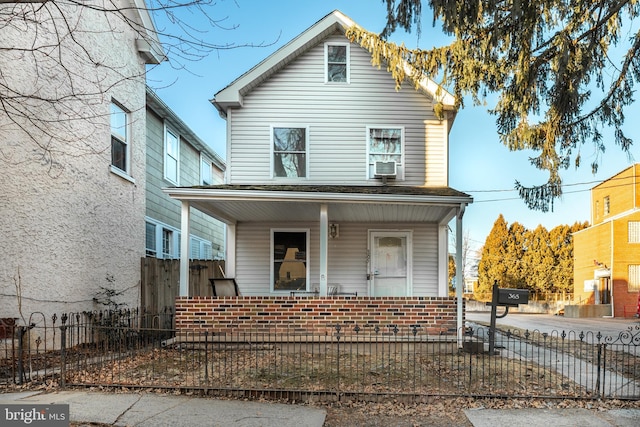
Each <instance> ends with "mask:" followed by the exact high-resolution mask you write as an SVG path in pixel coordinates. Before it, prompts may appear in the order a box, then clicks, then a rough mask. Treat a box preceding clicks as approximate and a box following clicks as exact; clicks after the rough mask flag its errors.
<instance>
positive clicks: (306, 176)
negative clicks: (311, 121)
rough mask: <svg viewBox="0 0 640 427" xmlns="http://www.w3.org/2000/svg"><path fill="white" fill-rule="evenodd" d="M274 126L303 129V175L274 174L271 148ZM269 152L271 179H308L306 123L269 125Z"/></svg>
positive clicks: (307, 129) (307, 132)
mask: <svg viewBox="0 0 640 427" xmlns="http://www.w3.org/2000/svg"><path fill="white" fill-rule="evenodd" d="M275 128H296V129H304V141H305V147H304V149H305V150H304V152H305V156H304V159H305V166H304V168H305V176H292V177H286V176H276V173H275V165H274V157H275V153H274V150H273V130H274V129H275ZM269 153H270V156H271V159H270V161H271V163H270V165H271V166H270V167H271V179H275V180H283V181H292V180H308V179H309V126H308V125H301V124H275V125H271V127H270V128H269Z"/></svg>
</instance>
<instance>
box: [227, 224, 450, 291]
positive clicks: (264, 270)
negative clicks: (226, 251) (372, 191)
mask: <svg viewBox="0 0 640 427" xmlns="http://www.w3.org/2000/svg"><path fill="white" fill-rule="evenodd" d="M339 225H340V237H338V238H337V239H331V240H330V241H329V260H328V269H329V276H328V278H327V282H328V283H329V284H330V285H337V286H339V287H340V291H341V292H357V293H358V295H359V296H365V295H367V294H368V282H367V259H366V250H367V238H368V230H370V229H376V230H396V229H402V230H413V276H412V284H413V291H412V294H413V295H414V296H437V295H438V238H437V237H438V226H437V225H436V224H407V223H402V224H384V223H365V224H359V223H340V224H339ZM287 227H291V224H286V223H265V224H260V223H240V224H238V225H237V228H236V232H237V245H238V247H241V248H243V250H242V251H238V252H237V258H236V271H237V274H236V280H237V282H238V285H239V287H240V289H241V291H242V294H243V295H269V294H270V289H269V283H268V282H267V281H266V280H264V278H265V277H269V274H270V271H271V254H270V250H271V243H270V242H271V230H272V229H286V228H287ZM295 227H296V228H297V229H307V228H308V229H309V230H310V243H309V246H310V248H309V249H308V251H309V253H310V256H309V257H308V263H309V271H310V273H309V286H310V288H311V289H313V288H314V287H317V285H318V284H319V271H320V265H319V259H318V253H319V250H320V243H319V228H318V224H317V223H306V222H301V223H296V226H295Z"/></svg>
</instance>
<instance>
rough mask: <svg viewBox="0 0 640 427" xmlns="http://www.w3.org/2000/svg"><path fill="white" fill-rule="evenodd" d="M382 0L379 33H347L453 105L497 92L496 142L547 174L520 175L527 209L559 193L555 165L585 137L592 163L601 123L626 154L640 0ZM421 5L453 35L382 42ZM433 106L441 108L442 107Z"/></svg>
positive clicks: (414, 17)
mask: <svg viewBox="0 0 640 427" xmlns="http://www.w3.org/2000/svg"><path fill="white" fill-rule="evenodd" d="M382 1H383V2H385V3H386V4H387V24H386V26H385V28H384V30H383V31H382V33H381V35H378V34H374V33H370V32H367V31H364V30H363V29H361V28H358V27H353V28H351V29H349V30H348V31H347V36H348V37H350V38H351V40H353V41H355V42H358V43H360V44H361V45H362V46H363V47H364V48H366V49H368V50H369V51H370V52H371V53H372V54H373V64H374V65H378V66H380V65H381V64H383V63H384V64H386V66H387V68H388V69H389V71H391V72H392V73H393V75H394V77H395V79H396V84H397V85H401V84H402V83H403V82H404V81H405V80H409V81H411V82H413V83H414V84H416V85H417V84H418V83H419V82H420V81H421V80H422V79H424V78H425V77H428V78H432V79H434V80H436V81H439V83H440V84H441V85H442V86H443V87H446V88H449V89H450V91H451V92H452V93H453V94H454V96H455V97H456V100H457V103H458V104H459V105H462V104H463V99H464V97H465V96H469V97H470V98H471V99H472V101H473V102H474V103H475V104H479V103H481V102H483V101H484V100H485V98H486V95H488V94H490V93H494V94H496V95H497V103H496V105H495V106H494V107H493V108H492V109H491V110H490V111H491V113H493V114H494V115H495V116H496V124H497V129H498V133H499V135H500V139H501V141H502V143H503V144H505V145H506V146H507V147H508V148H509V149H510V150H513V151H515V150H527V151H529V150H531V151H533V152H535V153H537V156H534V157H532V158H531V163H532V165H533V166H534V167H536V168H538V169H541V170H544V171H547V172H548V180H547V182H546V183H544V184H542V185H533V186H530V187H527V186H526V185H523V184H521V183H520V182H518V181H516V183H515V186H516V189H517V190H518V191H519V194H520V196H521V197H522V198H523V200H524V201H525V203H526V204H527V206H529V207H530V208H532V209H537V210H541V211H543V212H546V211H548V210H550V209H553V202H554V200H555V199H556V198H557V197H559V196H560V195H561V194H562V187H561V184H562V179H561V177H560V174H561V171H562V170H564V169H566V168H568V167H569V166H570V165H571V164H574V165H575V166H576V167H577V166H579V165H580V162H581V155H580V153H581V148H582V145H583V144H585V143H588V144H593V148H594V149H595V152H596V153H598V155H597V156H596V158H595V160H593V162H592V163H591V168H592V170H593V171H594V172H595V171H596V170H597V168H598V164H599V160H600V156H599V155H600V154H601V153H602V152H604V150H605V143H604V141H603V136H602V134H601V129H602V128H603V126H607V127H611V128H612V129H613V130H614V141H613V142H614V143H615V144H617V145H618V146H620V148H621V149H622V150H623V151H624V152H627V153H628V152H629V148H630V147H631V143H632V141H631V140H630V139H629V138H628V137H627V136H626V135H625V134H624V132H623V129H622V125H623V123H624V119H625V114H624V112H625V108H626V107H627V106H628V105H629V104H631V103H632V102H633V100H634V99H633V93H634V90H633V86H634V84H635V83H636V81H637V80H638V79H639V78H640V56H639V55H638V53H639V51H640V30H638V29H637V28H633V26H632V25H631V24H633V21H634V20H635V19H636V18H637V17H638V16H639V15H640V2H639V1H637V0H571V1H568V0H544V1H543V0H532V1H507V2H496V1H494V0H473V1H469V0H429V1H428V2H427V1H421V0H382ZM423 4H425V5H426V4H428V5H429V6H430V8H431V10H432V12H433V21H434V23H435V22H441V23H442V29H443V31H444V33H445V34H448V35H451V36H453V37H454V40H453V42H452V43H451V44H449V45H448V46H443V47H434V48H432V49H429V50H421V49H414V50H412V49H408V48H406V47H405V46H404V45H402V46H398V45H396V44H393V43H388V42H386V41H385V38H386V37H387V36H389V35H390V34H391V33H392V32H393V31H395V30H396V29H397V28H403V29H405V30H411V28H412V27H417V28H418V30H419V29H420V17H421V13H422V6H423ZM623 24H624V25H628V26H629V28H630V31H629V30H626V29H623ZM625 31H628V33H625ZM632 31H635V33H634V32H632ZM616 47H621V48H622V49H614V48H616ZM405 63H408V64H409V65H410V67H408V68H407V67H405V66H404V64H405ZM435 110H436V114H442V105H440V104H438V105H436V108H435Z"/></svg>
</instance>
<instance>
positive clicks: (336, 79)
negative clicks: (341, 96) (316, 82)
mask: <svg viewBox="0 0 640 427" xmlns="http://www.w3.org/2000/svg"><path fill="white" fill-rule="evenodd" d="M324 49H325V63H326V75H325V79H326V82H328V83H349V45H348V44H331V43H327V44H325V46H324Z"/></svg>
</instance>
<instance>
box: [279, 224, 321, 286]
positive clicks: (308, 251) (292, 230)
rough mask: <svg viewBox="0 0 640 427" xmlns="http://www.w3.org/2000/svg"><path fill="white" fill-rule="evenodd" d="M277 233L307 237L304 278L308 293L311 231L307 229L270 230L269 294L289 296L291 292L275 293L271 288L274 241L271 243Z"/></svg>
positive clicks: (309, 284)
mask: <svg viewBox="0 0 640 427" xmlns="http://www.w3.org/2000/svg"><path fill="white" fill-rule="evenodd" d="M278 232H285V233H306V235H307V243H306V245H307V254H306V255H307V256H306V259H307V265H306V274H307V278H306V281H305V283H306V287H307V288H306V290H307V291H309V290H310V289H311V283H309V280H310V278H311V269H310V265H311V248H310V244H311V230H310V229H309V228H272V229H271V231H270V232H269V233H270V235H269V238H270V240H271V243H270V245H269V263H270V266H269V270H270V274H269V277H270V280H269V283H270V284H269V292H271V293H274V294H277V295H282V294H290V293H291V291H290V290H286V291H276V290H275V289H274V287H273V285H274V283H275V271H274V268H273V264H274V259H273V251H274V241H273V235H274V234H275V233H278Z"/></svg>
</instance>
